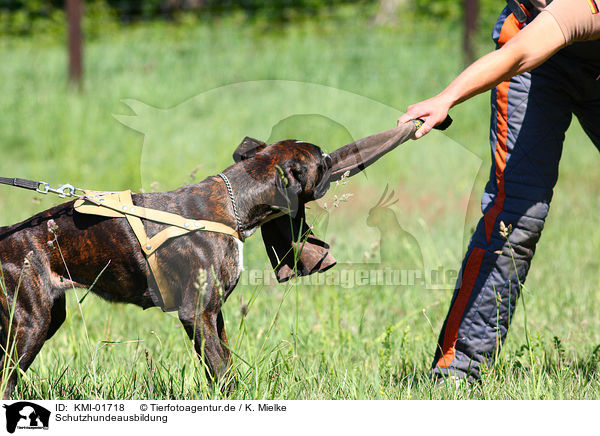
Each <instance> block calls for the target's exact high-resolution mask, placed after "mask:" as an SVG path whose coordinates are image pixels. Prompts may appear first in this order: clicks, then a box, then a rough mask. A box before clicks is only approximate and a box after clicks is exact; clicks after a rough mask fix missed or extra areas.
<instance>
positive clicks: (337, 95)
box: [0, 14, 600, 399]
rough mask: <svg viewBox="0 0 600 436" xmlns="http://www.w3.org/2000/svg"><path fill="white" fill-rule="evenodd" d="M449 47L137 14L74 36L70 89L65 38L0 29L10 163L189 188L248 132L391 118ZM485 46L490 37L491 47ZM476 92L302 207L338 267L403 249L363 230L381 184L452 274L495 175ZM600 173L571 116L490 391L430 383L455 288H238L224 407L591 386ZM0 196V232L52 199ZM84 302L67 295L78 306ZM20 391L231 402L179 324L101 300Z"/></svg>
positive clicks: (1, 144)
mask: <svg viewBox="0 0 600 436" xmlns="http://www.w3.org/2000/svg"><path fill="white" fill-rule="evenodd" d="M460 44H461V42H460V32H459V31H458V30H455V29H450V28H446V27H441V28H437V27H435V26H431V25H429V26H425V25H423V26H419V25H418V23H414V22H412V21H410V20H406V22H402V21H401V22H400V23H399V24H398V25H397V26H395V27H376V26H374V25H372V23H371V22H370V21H369V20H368V19H366V18H364V17H360V18H359V17H356V16H353V15H349V16H344V14H341V15H340V16H337V17H335V18H329V19H320V20H318V21H310V20H308V21H303V22H302V23H299V24H294V25H287V26H285V27H279V28H277V29H275V30H270V29H268V28H267V26H266V25H265V23H254V24H248V23H246V22H245V21H242V20H238V19H237V18H236V17H233V18H227V19H221V20H217V21H214V22H213V23H211V24H204V23H199V22H190V23H183V24H181V25H179V26H174V25H169V24H156V23H154V24H152V23H146V24H143V25H136V26H132V27H130V28H127V29H124V30H119V31H118V32H113V33H112V34H110V35H108V34H107V35H99V36H98V37H97V38H96V39H94V40H93V41H90V42H89V43H87V44H86V47H85V69H86V73H85V74H86V76H85V84H84V89H83V91H82V92H77V91H75V90H73V89H69V88H68V87H67V86H66V85H65V68H66V62H67V59H66V53H65V49H64V47H63V45H61V44H58V43H54V42H49V41H41V42H40V40H39V39H37V38H36V37H32V38H25V39H7V38H5V39H2V40H0V58H1V59H2V62H0V78H2V80H1V81H0V95H1V98H0V113H1V114H2V115H1V116H0V149H1V150H2V159H1V160H0V175H2V176H17V177H22V178H32V179H36V180H40V179H41V180H45V181H48V182H50V183H52V184H53V185H56V184H61V183H67V182H68V183H72V184H74V185H76V186H79V187H85V188H94V189H105V190H120V189H129V188H131V189H133V190H140V189H145V190H152V189H160V190H167V189H171V188H174V187H176V186H179V185H182V184H184V183H186V182H187V181H189V180H190V176H189V175H190V173H191V172H192V171H194V169H196V170H197V171H196V179H197V180H198V179H201V178H203V177H206V176H208V175H211V174H215V173H217V172H219V171H220V170H222V169H223V168H225V167H226V166H228V165H230V164H231V153H232V151H233V149H234V148H235V147H236V146H237V144H238V143H239V141H240V140H241V139H242V138H243V137H244V136H246V135H249V136H255V137H257V138H259V139H263V140H267V139H270V140H276V139H283V138H285V137H294V138H297V139H304V140H308V141H312V142H314V143H316V144H319V145H321V146H322V147H323V148H324V149H325V150H328V151H331V150H333V149H335V148H336V147H338V146H340V145H343V144H344V143H346V142H349V141H350V140H351V139H352V138H358V137H361V136H366V135H368V134H371V133H375V132H377V131H380V130H383V129H385V128H389V127H393V126H394V125H395V117H397V116H398V115H399V114H400V113H401V112H402V110H403V109H404V108H405V107H406V106H407V105H408V104H410V103H413V102H415V101H418V100H419V99H422V98H426V97H428V96H430V95H431V94H433V93H435V92H437V91H439V90H440V89H441V88H442V87H443V86H445V84H447V83H448V82H449V81H450V80H451V79H452V78H453V77H454V75H456V74H457V73H458V72H459V71H460V68H461V53H460ZM480 47H481V50H486V49H491V48H492V46H491V43H490V42H489V41H487V40H482V41H481V43H480ZM266 80H275V81H276V82H265V81H266ZM248 82H250V83H248ZM236 84H237V85H236ZM226 85H231V86H226ZM488 99H489V97H488V96H487V95H484V96H481V97H478V98H475V99H474V100H472V101H470V102H468V103H466V104H463V105H462V106H461V107H458V108H456V109H455V110H454V111H453V113H452V115H453V117H454V119H455V124H454V125H453V127H452V128H451V129H450V130H449V131H448V132H447V134H446V135H443V134H441V133H432V134H431V135H428V137H426V138H425V139H423V140H421V141H418V142H410V143H407V144H405V145H404V146H402V147H401V148H399V149H398V150H396V151H394V152H393V153H392V154H390V155H389V156H387V157H386V159H384V160H382V161H380V162H378V163H377V164H376V165H374V166H373V167H372V168H369V169H368V171H367V175H366V177H365V176H363V175H359V176H356V177H354V178H352V179H350V180H349V182H348V184H346V185H340V186H337V187H333V188H332V190H331V192H330V193H329V194H328V196H327V197H326V198H325V199H323V200H321V201H320V202H319V207H316V206H314V207H313V209H312V214H313V218H314V219H315V220H317V221H318V223H319V224H318V225H317V226H316V227H317V229H318V231H319V232H318V233H319V234H320V235H323V236H324V238H325V239H327V240H329V241H331V242H332V247H333V254H334V255H335V256H336V258H337V259H338V261H339V262H340V266H339V269H340V271H341V270H343V269H344V268H346V269H348V268H350V269H351V268H352V267H349V266H348V264H349V263H354V264H356V263H361V264H363V265H364V263H363V262H365V260H366V262H368V264H369V265H368V267H369V268H372V269H376V268H378V265H381V264H382V263H383V264H386V263H388V264H389V263H393V262H400V261H401V260H402V259H404V258H405V257H406V253H405V252H404V250H403V249H402V247H401V244H399V243H398V244H396V243H395V239H394V236H395V235H397V233H394V227H393V226H392V227H390V226H387V227H384V228H383V230H384V231H383V232H382V233H378V232H379V230H380V229H378V228H376V227H369V225H367V219H368V216H369V209H370V208H372V207H373V206H375V204H376V203H377V200H378V198H379V197H380V195H381V194H382V192H383V190H384V188H385V186H386V185H389V186H390V188H391V189H393V190H394V191H395V193H394V195H395V198H398V199H399V202H398V203H396V204H395V205H393V206H392V207H391V211H392V212H393V216H395V217H396V220H397V222H398V223H401V225H402V226H403V227H404V228H405V229H407V230H408V231H409V232H410V233H412V234H413V235H414V236H415V237H416V238H417V239H418V241H419V244H420V248H421V250H422V252H423V258H424V260H425V262H426V263H427V264H428V265H430V266H432V267H434V266H435V267H437V266H440V267H444V268H445V269H446V270H452V269H458V266H459V262H460V260H461V258H462V252H463V251H464V249H465V246H466V242H467V240H468V237H469V234H470V231H471V229H472V228H473V226H474V225H475V223H476V222H477V220H478V218H479V210H478V208H479V197H480V195H481V192H482V190H483V185H484V182H485V180H486V177H487V174H488V166H489V160H490V157H489V145H488V140H487V136H488V133H487V130H488V122H489V113H488V112H489V108H488V106H489V103H488ZM597 164H598V156H597V151H596V150H595V148H594V147H593V146H592V144H591V142H590V141H589V140H588V139H587V138H586V137H585V135H584V134H583V133H582V131H581V129H580V127H579V125H578V124H577V123H576V122H574V123H573V126H572V128H571V130H570V131H569V133H568V138H567V141H566V145H565V150H564V153H563V161H562V164H561V173H560V180H559V182H558V187H557V190H556V193H555V199H554V201H553V205H552V210H551V213H550V217H549V219H548V221H547V225H546V228H545V230H544V236H543V238H542V240H541V243H540V244H539V246H538V251H537V254H536V257H535V259H534V261H533V265H532V270H531V273H530V275H529V278H528V280H527V285H526V289H525V291H524V295H525V307H524V306H523V305H522V302H519V306H518V311H517V313H516V316H515V318H514V321H513V323H512V326H511V332H510V334H509V339H508V341H507V344H506V347H505V348H504V350H503V351H502V353H501V354H500V356H499V359H498V362H497V364H496V365H495V366H494V367H492V368H489V369H488V370H487V371H485V372H484V374H483V379H482V383H481V384H479V385H477V386H474V387H473V388H471V389H468V388H464V387H463V388H457V387H453V386H435V385H432V383H431V382H430V381H429V379H428V377H427V373H428V370H429V365H430V362H431V359H432V356H433V352H434V347H435V342H436V339H437V335H438V332H439V329H440V327H441V325H442V322H443V320H444V317H445V315H446V311H447V307H448V304H449V302H450V299H451V295H452V293H451V291H450V290H442V289H438V290H426V289H422V288H419V287H414V286H410V285H381V286H368V285H354V286H352V285H348V283H339V284H327V283H317V284H314V283H313V284H308V283H306V282H303V281H298V282H292V283H288V284H278V285H275V284H272V283H267V284H264V285H255V284H244V285H241V286H238V288H237V289H236V290H235V292H234V293H233V295H232V296H231V298H230V300H229V301H228V302H227V304H226V305H225V309H224V312H225V320H226V328H227V331H228V334H229V338H230V344H231V347H232V351H233V353H234V354H235V357H234V366H235V371H236V373H237V377H238V387H237V389H236V390H235V391H234V392H233V394H232V395H231V398H234V399H240V398H252V399H263V398H268V399H462V398H474V399H559V398H562V399H575V398H588V399H592V398H599V397H600V377H599V375H598V370H599V368H600V319H599V317H598V312H597V310H598V306H599V303H600V289H599V285H600V275H599V262H598V260H597V259H598V258H597V257H596V256H597V254H598V249H599V243H600V230H599V229H598V226H597V224H598V219H597V218H594V216H596V213H597V210H598V208H599V207H600V196H599V195H598V192H600V191H599V188H600V180H599V179H598V176H597ZM0 189H1V192H0V211H1V212H0V224H2V225H8V224H12V223H13V222H17V221H19V220H22V219H25V218H27V217H28V216H30V215H31V214H33V213H35V212H36V211H40V210H43V209H45V208H46V207H49V206H50V205H51V204H56V203H57V202H58V201H59V200H58V199H57V198H55V197H54V198H49V197H48V198H40V196H35V195H32V194H31V193H29V192H25V191H19V190H17V189H11V188H8V187H4V188H0ZM345 193H350V194H353V196H352V197H351V198H350V199H349V200H348V201H346V202H342V203H340V204H339V207H334V206H333V203H335V200H334V195H337V196H338V197H339V196H341V194H345ZM326 204H327V205H326ZM316 215H318V216H316ZM358 235H360V237H357V236H358ZM384 246H385V250H384ZM0 259H1V253H0ZM245 259H246V261H245V263H246V268H247V270H248V271H252V270H260V271H262V270H263V269H265V268H267V258H266V256H265V253H264V248H263V246H262V241H261V240H260V236H258V235H256V236H254V237H253V238H251V239H250V240H249V241H248V242H247V243H246V247H245ZM67 263H68V259H67ZM84 292H85V290H77V294H78V295H79V297H81V295H82V294H83V293H84ZM242 306H244V308H246V307H247V308H248V313H247V316H245V317H243V316H242ZM524 308H525V309H526V314H527V324H525V320H524V314H525V310H524ZM525 327H527V330H528V332H529V336H530V344H531V346H529V347H528V346H527V343H528V341H527V339H526V335H525V332H526V328H525ZM13 397H14V398H48V399H64V398H68V399H100V398H102V399H165V398H177V399H206V398H220V397H221V394H220V393H219V392H215V391H213V390H212V389H211V388H210V386H209V385H208V384H207V383H206V380H205V377H204V371H203V368H202V366H201V365H200V364H199V363H198V361H197V359H196V357H195V355H194V352H193V349H192V347H191V343H190V341H189V340H188V338H187V336H186V335H185V332H184V331H183V329H182V328H181V327H180V325H179V322H178V320H177V319H176V317H174V316H171V315H167V314H163V313H162V312H161V311H160V310H158V309H150V310H147V311H145V312H143V311H142V310H141V309H139V308H136V307H132V306H131V307H130V306H119V305H109V304H108V303H106V302H104V301H102V300H100V299H99V298H96V297H95V296H94V297H88V298H86V299H85V301H84V302H83V304H82V305H81V307H80V308H79V307H78V304H77V297H76V296H75V292H74V291H71V292H69V294H68V317H67V321H66V322H65V324H64V325H63V327H62V329H61V330H60V331H59V332H58V333H57V334H56V336H55V337H54V338H52V339H51V340H50V341H49V342H48V343H47V344H46V345H45V347H44V348H43V350H42V352H41V354H40V355H39V356H38V357H37V359H36V361H35V362H34V364H33V366H32V368H31V369H30V370H29V371H28V372H27V373H25V374H23V375H22V378H21V380H20V382H19V385H18V389H17V391H16V392H15V393H14V394H13Z"/></svg>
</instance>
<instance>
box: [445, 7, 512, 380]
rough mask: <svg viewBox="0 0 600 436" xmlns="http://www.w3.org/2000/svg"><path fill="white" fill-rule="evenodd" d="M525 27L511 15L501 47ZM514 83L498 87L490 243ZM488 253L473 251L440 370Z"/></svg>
mask: <svg viewBox="0 0 600 436" xmlns="http://www.w3.org/2000/svg"><path fill="white" fill-rule="evenodd" d="M522 27H523V24H521V23H519V21H518V20H517V19H516V18H515V16H514V15H513V14H510V15H509V16H508V17H507V18H506V20H504V24H503V25H502V29H501V31H500V38H499V39H498V44H499V46H500V47H502V46H503V45H504V44H505V43H506V42H507V41H508V40H509V39H511V38H512V37H513V36H515V35H516V34H517V32H519V30H521V28H522ZM509 83H510V80H507V81H505V82H502V83H501V84H499V85H498V86H497V87H496V113H497V115H496V152H495V153H494V164H495V167H496V185H497V187H498V192H497V194H496V198H495V200H494V204H493V205H492V207H491V208H490V209H489V210H488V211H487V213H486V214H485V215H484V217H483V219H484V223H485V236H486V239H487V241H488V243H489V241H490V238H491V236H492V230H493V229H494V224H495V223H496V219H497V218H498V215H499V214H500V212H501V211H502V209H503V207H504V199H505V198H506V193H505V191H504V169H505V168H506V154H507V150H508V149H507V146H506V144H507V142H506V140H507V135H508V86H509ZM484 254H485V249H483V248H479V247H475V248H473V250H472V251H471V254H470V255H469V258H468V259H467V262H466V264H465V269H464V272H463V275H462V278H461V282H460V288H459V290H458V295H457V296H456V300H455V301H454V304H453V305H452V307H451V309H450V313H449V314H448V320H447V321H446V327H445V329H444V338H443V341H442V357H440V359H439V360H438V362H437V366H438V367H440V368H447V367H448V366H449V365H450V363H452V361H453V360H454V356H455V354H456V341H457V339H458V329H459V327H460V323H461V321H462V318H463V315H464V313H465V310H466V308H467V304H468V302H469V300H470V299H471V294H472V292H473V288H474V287H475V282H476V280H477V276H478V275H479V270H480V269H481V263H482V261H483V255H484Z"/></svg>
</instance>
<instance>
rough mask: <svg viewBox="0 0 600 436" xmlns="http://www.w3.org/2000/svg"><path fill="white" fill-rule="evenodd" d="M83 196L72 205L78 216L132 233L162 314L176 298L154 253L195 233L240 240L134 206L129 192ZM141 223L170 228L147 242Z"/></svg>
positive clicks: (209, 225)
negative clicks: (115, 223)
mask: <svg viewBox="0 0 600 436" xmlns="http://www.w3.org/2000/svg"><path fill="white" fill-rule="evenodd" d="M84 192H85V196H84V197H83V198H80V199H79V200H77V201H76V202H75V210H76V211H77V212H80V213H85V214H91V215H100V216H108V217H122V218H125V219H127V222H128V223H129V225H130V226H131V230H133V233H134V234H135V236H136V238H137V239H138V241H139V243H140V246H141V248H142V251H143V252H144V254H145V255H146V259H147V261H148V266H149V267H150V271H152V275H153V276H154V280H155V281H156V285H157V286H158V290H159V292H160V295H161V298H162V303H163V310H165V311H168V310H174V309H176V308H177V302H176V301H175V294H174V293H173V292H172V290H171V289H170V285H169V281H168V279H167V278H166V277H165V276H164V274H163V273H162V270H161V268H160V266H159V265H158V260H157V258H156V250H157V249H158V248H159V247H160V246H161V245H162V244H164V243H165V242H166V241H168V240H169V239H171V238H175V237H178V236H182V235H185V234H187V233H190V232H196V231H198V230H203V231H208V232H217V233H224V234H226V235H230V236H233V237H235V238H238V239H240V236H239V235H238V232H237V231H235V230H234V229H232V228H231V227H229V226H227V225H225V224H222V223H217V222H214V221H205V220H194V219H190V218H185V217H182V216H181V215H177V214H174V213H170V212H165V211H161V210H156V209H149V208H146V207H139V206H135V205H134V204H133V201H132V199H131V191H130V190H127V191H120V192H98V191H84ZM142 219H147V220H150V221H154V222H157V223H160V224H166V225H168V226H169V227H167V228H166V229H164V230H161V231H160V232H158V233H157V234H156V235H154V236H153V237H151V238H149V237H148V235H147V234H146V230H145V229H144V223H143V222H142Z"/></svg>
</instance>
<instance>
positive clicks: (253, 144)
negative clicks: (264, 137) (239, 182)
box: [233, 136, 267, 163]
mask: <svg viewBox="0 0 600 436" xmlns="http://www.w3.org/2000/svg"><path fill="white" fill-rule="evenodd" d="M266 146H267V144H265V143H264V142H262V141H259V140H258V139H254V138H250V137H249V136H246V137H245V138H244V139H243V140H242V142H241V143H240V145H238V147H237V148H236V149H235V151H234V152H233V160H234V161H235V162H236V163H237V162H239V161H242V160H244V159H249V158H251V157H252V156H254V155H255V154H256V153H258V152H259V151H261V150H262V149H263V148H265V147H266Z"/></svg>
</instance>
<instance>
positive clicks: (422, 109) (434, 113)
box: [398, 96, 450, 139]
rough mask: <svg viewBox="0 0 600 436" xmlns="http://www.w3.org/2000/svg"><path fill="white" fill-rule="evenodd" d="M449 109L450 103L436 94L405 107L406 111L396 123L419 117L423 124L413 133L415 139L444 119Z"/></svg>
mask: <svg viewBox="0 0 600 436" xmlns="http://www.w3.org/2000/svg"><path fill="white" fill-rule="evenodd" d="M449 110H450V104H448V103H446V102H445V101H444V100H443V99H442V98H440V97H439V96H436V97H433V98H430V99H428V100H425V101H422V102H420V103H416V104H413V105H411V106H409V107H408V108H407V109H406V113H405V114H404V115H402V116H401V117H400V118H398V125H400V124H404V123H407V122H409V121H410V120H415V119H417V118H419V119H420V120H422V121H423V125H422V126H421V128H420V129H419V130H417V132H416V133H415V139H419V138H421V137H422V136H423V135H426V134H427V133H429V132H430V131H431V129H433V128H434V127H435V126H437V125H438V124H440V123H441V122H442V121H444V120H445V119H446V117H447V116H448V111H449Z"/></svg>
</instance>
